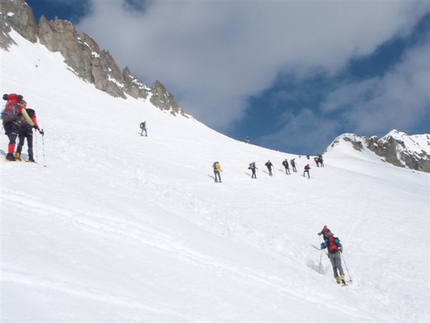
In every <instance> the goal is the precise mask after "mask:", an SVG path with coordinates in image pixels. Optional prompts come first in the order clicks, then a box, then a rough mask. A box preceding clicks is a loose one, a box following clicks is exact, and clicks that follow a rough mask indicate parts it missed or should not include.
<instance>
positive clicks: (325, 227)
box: [318, 225, 332, 241]
mask: <svg viewBox="0 0 430 323" xmlns="http://www.w3.org/2000/svg"><path fill="white" fill-rule="evenodd" d="M329 233H332V232H331V231H330V229H329V228H328V227H327V226H326V225H325V226H324V227H323V228H322V230H321V231H320V232H318V235H319V236H320V235H323V238H324V241H327V234H329Z"/></svg>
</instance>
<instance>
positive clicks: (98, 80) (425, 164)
mask: <svg viewBox="0 0 430 323" xmlns="http://www.w3.org/2000/svg"><path fill="white" fill-rule="evenodd" d="M0 3H1V5H2V8H3V11H4V12H2V14H1V15H0V25H1V26H2V33H0V47H1V48H2V49H3V50H7V49H8V48H9V47H10V46H12V45H14V44H15V42H14V40H13V39H12V37H10V34H9V33H10V31H11V28H13V29H15V30H16V31H17V32H18V33H19V34H20V35H21V36H22V37H24V38H25V39H27V40H29V41H30V42H32V43H35V42H40V43H41V44H42V45H43V46H45V47H46V48H47V49H48V50H50V51H52V52H59V53H61V55H62V56H63V57H64V58H65V62H66V64H67V65H68V66H69V67H70V68H71V70H72V71H73V72H74V73H75V74H76V75H78V76H79V77H80V78H81V79H83V80H84V81H86V82H89V83H91V84H94V86H95V87H96V88H97V89H98V90H100V91H103V92H106V93H107V94H109V95H111V96H113V97H119V98H122V99H126V98H127V95H129V96H131V97H133V98H142V99H145V100H146V99H148V98H149V100H150V102H151V103H152V104H153V105H154V106H155V107H157V108H159V109H160V110H162V111H168V112H169V113H171V114H172V115H177V114H180V115H182V116H184V117H190V116H189V115H187V114H186V113H185V112H184V111H183V109H182V108H181V107H180V106H179V105H178V103H177V102H176V99H175V97H174V95H173V94H171V93H169V92H168V90H167V89H166V88H165V87H164V85H163V84H162V83H161V82H160V81H155V82H154V83H153V85H152V86H151V87H148V86H146V85H145V84H143V83H142V82H141V81H140V80H139V79H138V78H137V77H136V76H133V74H132V72H131V71H130V69H129V68H128V67H125V68H124V69H123V71H120V69H119V67H118V66H117V64H116V63H115V60H114V58H113V57H112V56H111V55H110V53H109V51H106V50H101V49H100V47H99V46H98V45H97V43H96V42H95V41H94V40H93V39H92V38H91V37H90V36H89V35H86V34H85V33H81V34H78V33H77V32H76V29H75V27H74V25H73V24H72V23H71V22H70V21H68V20H62V19H57V18H56V19H54V20H53V21H48V20H47V19H46V18H45V17H43V16H42V17H41V19H40V21H39V24H36V22H35V19H34V15H33V11H32V9H31V7H30V6H29V5H28V4H27V3H26V2H25V1H24V0H12V1H6V0H0ZM354 138H355V139H354ZM429 138H430V135H428V134H424V135H412V136H408V135H407V134H405V133H402V132H398V131H397V130H392V131H391V132H389V133H388V134H387V135H385V136H384V137H382V138H380V139H378V138H377V137H376V136H372V137H370V138H367V137H365V136H358V135H353V136H350V135H347V134H343V135H341V136H339V137H338V138H336V139H335V140H334V141H333V142H332V144H330V145H329V147H330V146H331V147H333V146H335V145H336V142H337V141H338V140H347V141H350V142H351V144H352V146H353V147H354V148H355V149H358V150H360V149H369V150H370V151H372V152H373V153H374V154H376V155H377V156H379V157H380V158H381V160H383V161H384V162H387V163H389V164H392V165H394V166H398V167H404V168H409V169H413V170H418V171H424V172H427V173H430V139H429Z"/></svg>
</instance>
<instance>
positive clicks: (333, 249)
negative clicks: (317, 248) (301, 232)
mask: <svg viewBox="0 0 430 323" xmlns="http://www.w3.org/2000/svg"><path fill="white" fill-rule="evenodd" d="M327 244H328V252H330V253H336V252H338V251H339V248H338V246H337V244H336V241H335V238H334V236H329V237H328V239H327Z"/></svg>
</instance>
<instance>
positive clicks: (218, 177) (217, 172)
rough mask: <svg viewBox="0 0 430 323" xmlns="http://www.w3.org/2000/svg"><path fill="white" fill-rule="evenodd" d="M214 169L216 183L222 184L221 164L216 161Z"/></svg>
mask: <svg viewBox="0 0 430 323" xmlns="http://www.w3.org/2000/svg"><path fill="white" fill-rule="evenodd" d="M212 167H213V170H214V175H215V183H218V182H220V183H221V175H220V172H222V169H221V164H220V163H219V162H217V161H216V162H214V163H213V165H212Z"/></svg>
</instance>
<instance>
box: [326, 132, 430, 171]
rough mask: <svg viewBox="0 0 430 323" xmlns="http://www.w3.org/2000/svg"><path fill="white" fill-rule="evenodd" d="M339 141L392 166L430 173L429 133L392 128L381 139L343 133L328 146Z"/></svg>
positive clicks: (332, 145)
mask: <svg viewBox="0 0 430 323" xmlns="http://www.w3.org/2000/svg"><path fill="white" fill-rule="evenodd" d="M341 141H346V142H349V143H351V146H352V147H353V148H354V149H356V150H358V151H363V150H369V151H371V152H373V153H374V154H376V155H377V156H379V157H380V159H381V160H382V161H384V162H386V163H389V164H392V165H394V166H398V167H404V168H409V169H413V170H418V171H423V172H427V173H430V154H429V152H430V134H422V135H412V136H408V135H407V134H405V133H404V132H400V131H397V130H392V131H390V132H389V133H388V134H387V135H385V136H384V137H382V138H381V139H378V137H376V136H372V137H370V138H367V137H364V136H358V135H355V134H343V135H341V136H339V137H337V138H336V139H335V140H334V141H333V142H332V144H331V145H330V147H332V148H334V147H336V146H337V145H338V144H339V143H340V142H341Z"/></svg>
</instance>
